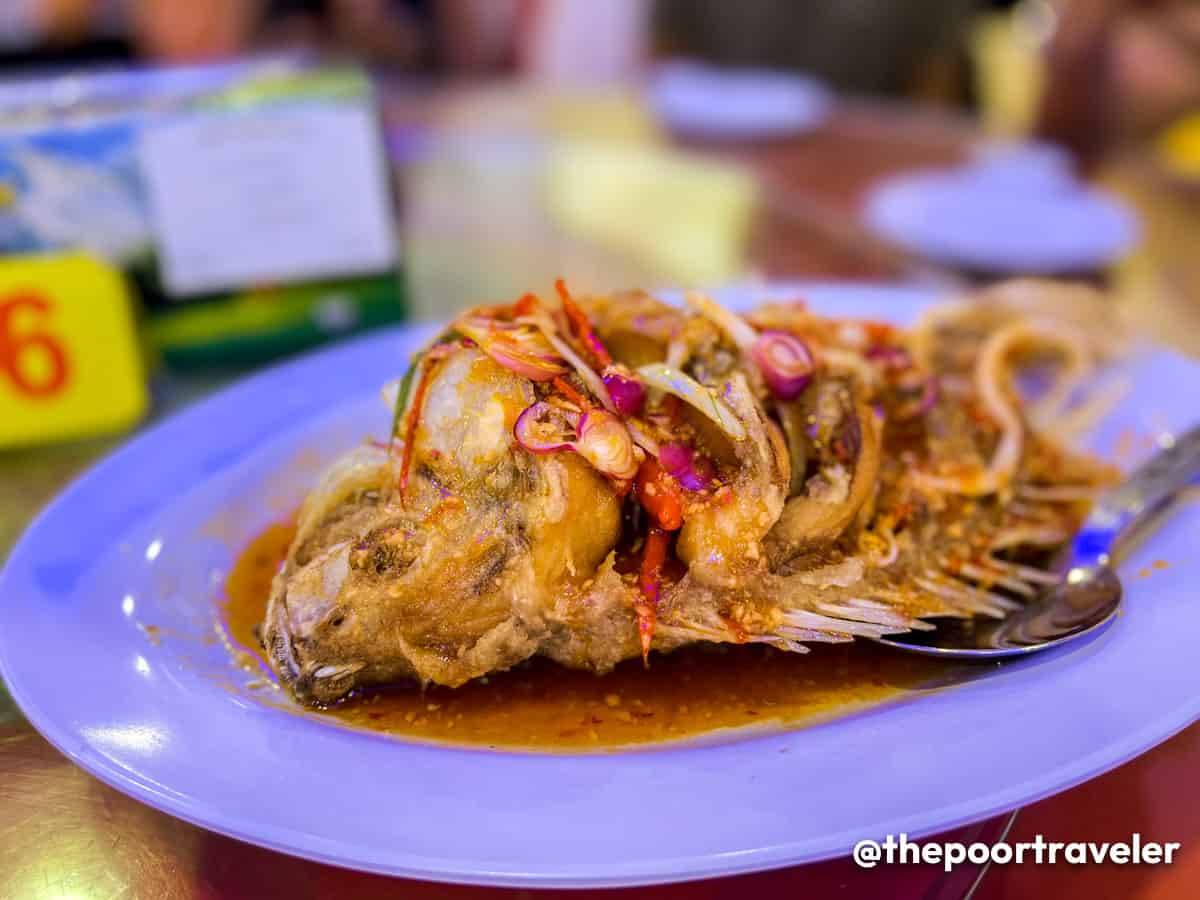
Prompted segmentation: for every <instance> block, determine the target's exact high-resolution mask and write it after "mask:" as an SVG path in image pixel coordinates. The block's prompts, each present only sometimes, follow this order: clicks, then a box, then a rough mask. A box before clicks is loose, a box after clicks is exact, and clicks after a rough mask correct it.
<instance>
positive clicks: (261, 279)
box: [139, 104, 396, 297]
mask: <svg viewBox="0 0 1200 900" xmlns="http://www.w3.org/2000/svg"><path fill="white" fill-rule="evenodd" d="M139 155H140V164H141V169H142V177H143V179H144V183H145V188H146V193H147V199H148V202H149V207H150V213H151V219H152V223H153V228H154V231H155V233H156V236H157V245H158V252H159V255H160V270H161V276H162V280H163V284H164V286H165V288H166V289H167V292H168V293H169V294H170V295H172V297H186V296H189V295H196V294H205V293H215V292H219V291H225V290H231V289H234V288H237V287H240V286H245V285H250V284H272V283H286V282H298V281H313V280H320V279H325V278H334V277H342V276H350V275H359V274H367V273H372V272H381V271H385V270H387V269H389V268H391V267H393V266H394V265H395V263H396V239H395V233H394V227H393V221H392V205H391V195H390V190H389V186H388V167H387V159H386V156H385V154H384V150H383V143H382V140H381V138H380V134H379V129H378V125H377V122H376V119H375V115H374V112H373V110H372V109H370V108H369V107H368V106H367V105H365V104H363V105H316V104H297V105H288V106H279V107H271V108H264V109H259V110H237V111H214V112H210V113H203V114H197V115H193V116H190V117H188V118H186V119H177V120H174V121H172V122H169V123H164V124H161V125H157V126H155V127H153V128H148V129H147V130H146V131H145V132H144V133H143V134H142V136H141V139H140V146H139Z"/></svg>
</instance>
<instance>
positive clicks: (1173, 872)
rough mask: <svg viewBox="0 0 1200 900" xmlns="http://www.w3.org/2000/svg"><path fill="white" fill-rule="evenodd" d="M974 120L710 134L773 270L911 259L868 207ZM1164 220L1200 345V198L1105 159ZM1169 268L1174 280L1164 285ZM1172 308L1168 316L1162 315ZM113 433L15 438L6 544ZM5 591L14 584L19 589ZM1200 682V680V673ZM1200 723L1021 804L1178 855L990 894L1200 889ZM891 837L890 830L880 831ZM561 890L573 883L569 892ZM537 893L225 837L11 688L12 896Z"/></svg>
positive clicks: (1142, 291)
mask: <svg viewBox="0 0 1200 900" xmlns="http://www.w3.org/2000/svg"><path fill="white" fill-rule="evenodd" d="M969 139H970V131H969V130H968V129H965V128H964V127H963V125H962V123H960V122H957V121H955V120H951V119H945V118H943V117H940V116H939V115H937V114H925V113H916V112H913V111H907V110H887V109H879V108H873V107H849V108H844V109H842V110H840V111H839V112H838V113H837V114H836V115H835V116H834V118H833V119H832V121H831V122H830V123H829V124H828V125H827V126H826V127H824V128H822V129H821V130H820V131H818V132H817V133H816V134H813V135H810V136H807V137H804V138H797V139H790V140H776V141H772V142H769V143H767V144H761V145H756V146H721V147H707V148H703V149H705V150H706V152H713V153H719V154H721V155H725V156H728V157H732V158H736V159H739V160H740V161H742V162H744V163H745V164H747V165H749V166H750V167H751V168H752V169H753V170H754V171H756V172H757V173H758V174H759V175H760V177H762V178H763V179H764V180H767V181H769V183H770V184H771V185H773V186H774V188H775V193H776V194H777V196H778V197H779V198H780V201H781V202H780V203H778V204H777V208H775V209H773V210H772V211H770V212H769V213H768V215H767V216H766V218H765V224H763V225H762V226H760V228H759V229H758V231H757V232H756V235H755V239H754V255H755V258H756V261H757V262H758V264H759V266H760V267H761V269H762V270H763V271H765V272H766V273H767V274H768V275H771V276H776V277H795V276H825V277H828V276H832V277H884V276H888V275H893V274H895V273H896V271H897V269H898V268H900V267H902V264H900V263H898V262H897V260H896V259H894V258H892V257H890V256H889V255H888V254H887V253H886V252H884V253H880V252H879V251H878V249H877V248H873V247H871V246H869V244H867V243H864V242H863V241H861V240H860V239H859V236H858V235H857V234H856V232H855V231H854V229H853V228H852V227H850V228H848V227H847V223H848V222H850V223H852V221H853V213H854V211H855V209H856V204H857V203H858V200H859V199H860V197H861V194H862V191H863V189H864V188H865V187H866V186H867V185H868V184H869V183H870V182H871V181H872V180H873V179H875V178H877V177H879V176H880V175H883V174H887V173H891V172H895V171H900V170H904V169H908V168H913V167H920V166H928V165H937V164H943V163H946V162H951V161H953V160H954V159H956V158H959V157H960V156H961V155H962V154H963V152H964V149H965V147H966V146H967V141H968V140H969ZM1104 178H1105V180H1106V182H1107V183H1108V184H1109V185H1110V186H1111V187H1113V188H1114V189H1116V190H1117V191H1119V192H1121V193H1124V194H1126V196H1128V197H1129V198H1130V199H1131V200H1132V201H1133V202H1135V203H1136V204H1137V205H1138V207H1139V209H1141V210H1142V212H1143V215H1144V218H1145V220H1146V221H1147V223H1148V224H1149V227H1148V229H1147V231H1148V234H1147V246H1146V249H1145V251H1144V253H1143V254H1141V256H1140V260H1139V262H1138V265H1136V266H1135V267H1134V270H1133V274H1131V275H1130V276H1129V277H1128V278H1127V279H1125V280H1123V281H1122V284H1123V285H1125V287H1126V288H1127V289H1128V292H1129V293H1130V295H1131V298H1132V299H1128V298H1127V299H1126V300H1125V301H1123V302H1129V303H1130V304H1132V306H1133V310H1134V313H1135V318H1136V317H1138V316H1139V315H1140V317H1141V318H1142V320H1143V321H1144V323H1145V324H1146V325H1147V326H1148V327H1149V330H1151V331H1154V332H1156V333H1158V334H1160V336H1165V337H1166V338H1167V339H1169V340H1171V341H1172V342H1174V343H1176V344H1179V345H1181V346H1184V347H1185V348H1187V349H1190V350H1191V351H1192V352H1196V351H1197V349H1200V348H1198V347H1197V346H1196V342H1197V341H1200V312H1198V310H1200V301H1198V300H1197V297H1196V295H1195V290H1196V288H1195V287H1193V286H1194V285H1200V277H1197V278H1192V277H1191V274H1196V275H1200V272H1194V271H1193V270H1195V269H1196V267H1197V266H1198V265H1200V262H1198V259H1197V258H1200V254H1196V253H1194V252H1193V251H1194V248H1195V238H1191V240H1190V241H1189V240H1187V239H1185V238H1183V237H1182V236H1181V235H1183V234H1186V233H1187V230H1188V229H1189V228H1190V229H1192V230H1191V234H1192V235H1194V234H1197V233H1200V232H1198V231H1196V230H1195V226H1196V225H1197V224H1200V221H1198V218H1200V213H1198V212H1197V203H1196V201H1195V199H1194V198H1192V199H1190V200H1189V199H1187V198H1181V197H1180V196H1179V192H1178V191H1176V190H1175V189H1173V188H1171V187H1170V186H1168V185H1164V184H1163V183H1162V182H1161V180H1158V179H1155V178H1153V177H1147V176H1146V172H1145V168H1144V166H1139V165H1136V164H1127V163H1121V164H1118V165H1116V166H1114V167H1112V169H1111V170H1110V171H1109V172H1107V173H1106V174H1105V175H1104ZM1163 285H1167V287H1168V288H1169V290H1167V291H1165V292H1164V291H1163V290H1160V288H1161V287H1162V286H1163ZM1164 322H1169V323H1170V326H1171V327H1169V328H1164V327H1162V323H1164ZM109 446H111V442H105V441H101V442H96V443H93V444H91V445H86V446H76V447H63V448H56V449H52V450H46V451H40V452H38V453H36V454H35V453H28V452H26V453H19V454H18V453H0V556H2V555H3V552H4V550H5V549H6V547H7V545H8V544H9V543H10V542H11V540H12V539H14V538H15V536H16V534H17V532H18V531H19V529H20V527H22V525H23V524H24V522H25V521H27V520H28V518H29V517H30V516H31V515H32V514H33V513H34V512H35V511H36V509H37V508H38V507H39V506H40V505H41V504H42V503H43V502H44V501H45V500H46V499H48V498H49V496H50V495H51V494H52V493H53V492H54V491H56V490H57V489H58V488H59V487H60V486H61V485H62V484H63V483H64V482H65V480H66V479H67V477H68V476H69V475H70V474H71V473H72V472H73V471H75V470H76V469H77V468H79V467H80V466H82V465H84V464H86V463H87V462H88V461H90V460H91V459H93V458H94V457H95V456H96V454H97V453H99V452H101V451H103V450H104V449H106V448H107V447H109ZM3 599H4V598H0V602H3ZM1198 689H1200V679H1198ZM1197 771H1200V725H1197V726H1193V727H1191V728H1189V729H1187V730H1185V731H1184V732H1182V733H1181V734H1179V735H1177V736H1176V737H1174V738H1172V739H1171V740H1169V741H1167V742H1166V743H1164V744H1162V745H1160V746H1159V747H1157V748H1155V749H1154V750H1152V751H1150V752H1149V753H1147V754H1145V755H1143V756H1142V757H1140V758H1138V759H1137V760H1134V761H1133V762H1130V763H1128V764H1127V765H1124V766H1122V767H1120V768H1118V769H1117V770H1115V771H1113V772H1110V773H1108V774H1107V775H1104V776H1102V777H1100V778H1097V779H1095V780H1093V781H1091V782H1089V783H1087V784H1084V785H1082V786H1080V787H1077V788H1075V789H1073V790H1070V791H1067V792H1065V793H1063V794H1061V795H1059V796H1057V797H1053V798H1050V799H1047V800H1044V801H1042V802H1040V803H1036V804H1034V805H1032V806H1030V807H1028V808H1026V809H1024V810H1021V811H1020V812H1019V813H1018V814H1017V816H1016V820H1015V825H1013V827H1012V831H1011V835H1010V839H1011V840H1029V839H1031V838H1032V837H1033V836H1034V835H1035V834H1039V833H1040V834H1042V835H1044V837H1045V838H1046V840H1062V841H1071V840H1110V841H1111V840H1123V839H1127V838H1128V837H1129V836H1130V835H1131V834H1132V833H1134V832H1140V833H1141V834H1142V836H1143V838H1144V839H1146V840H1157V841H1164V842H1165V841H1179V842H1182V844H1183V849H1182V853H1181V855H1180V856H1179V857H1178V858H1177V861H1176V862H1175V864H1174V865H1172V866H1160V867H1133V866H1127V867H1123V868H1122V867H1117V866H1112V865H1104V866H1085V867H1078V866H1076V867H1067V866H1043V867H1034V866H1031V865H1023V866H1015V865H1010V866H1004V867H996V866H993V867H992V868H990V869H989V870H988V871H987V872H986V873H984V876H983V878H982V880H981V883H980V884H979V886H978V888H977V890H976V891H975V894H974V896H975V897H976V898H979V900H1001V898H1026V897H1042V896H1060V897H1091V898H1114V900H1115V898H1123V900H1124V898H1141V900H1146V898H1163V900H1166V898H1179V900H1185V898H1191V897H1194V896H1197V895H1200V779H1197V778H1196V777H1195V773H1196V772H1197ZM1007 824H1009V823H1008V822H1007V820H1003V819H1002V820H994V821H993V822H990V823H984V824H982V825H978V826H973V827H971V828H968V829H962V830H960V831H959V832H957V833H955V835H954V838H955V839H958V840H964V841H970V840H995V839H997V837H998V836H999V834H1000V833H1001V830H1002V829H1003V828H1004V827H1006V825H1007ZM874 837H878V836H874ZM976 874H977V873H976V871H975V870H974V869H972V868H970V867H964V868H963V869H962V870H960V871H959V873H958V874H957V875H956V876H955V877H954V878H952V879H949V880H947V879H945V878H942V877H941V876H940V875H939V874H938V872H936V871H935V870H932V869H928V868H920V867H909V868H895V869H892V870H890V871H889V870H887V869H886V868H883V867H881V868H877V869H875V870H872V871H862V870H858V869H856V868H855V867H854V866H853V865H852V864H851V863H850V862H849V861H848V860H839V861H833V862H830V863H824V864H820V865H816V866H808V867H802V868H798V869H791V870H785V871H782V872H776V873H766V874H762V875H755V876H746V877H742V878H736V879H726V880H719V881H709V882H700V883H695V884H690V885H679V886H674V887H671V888H659V889H654V890H646V891H606V892H601V893H603V894H604V895H607V896H614V897H615V896H622V897H631V898H632V897H641V896H645V897H650V896H655V897H674V898H712V897H724V896H761V897H770V896H779V897H783V896H789V897H798V896H814V897H823V896H835V897H845V898H854V897H878V896H887V897H896V898H907V897H912V898H917V897H925V898H949V897H961V896H963V895H964V893H965V892H966V891H967V889H968V888H969V887H970V886H971V883H972V881H973V880H974V878H975V876H976ZM556 893H559V895H561V896H565V894H564V893H560V892H556ZM531 895H532V894H531V892H520V891H494V892H492V891H484V890H480V889H475V888H452V889H451V888H446V887H443V886H437V885H430V884H423V883H418V882H410V881H401V880H395V879H388V878H382V877H378V876H370V875H363V874H360V873H353V872H348V871H344V870H340V869H336V868H332V867H329V866H324V865H320V864H316V863H310V862H306V861H300V860H295V859H292V858H290V857H286V856H282V855H280V854H277V853H273V852H271V851H267V850H262V849H259V848H256V847H252V846H249V845H246V844H242V843H239V842H237V841H234V840H231V839H228V838H224V837H221V836H218V835H215V834H212V833H209V832H206V831H204V830H202V829H199V828H196V827H193V826H191V825H187V824H185V823H183V822H181V821H178V820H176V819H173V818H171V817H169V816H166V815H164V814H161V813H159V812H156V811H155V810H153V809H150V808H149V807H147V806H144V805H142V804H140V803H138V802H136V801H134V800H131V799H129V798H127V797H125V796H124V795H122V794H120V793H118V792H116V791H114V790H112V789H111V788H109V787H107V786H105V785H103V784H101V783H100V782H98V781H96V780H95V779H93V778H91V777H90V776H88V775H86V774H84V773H83V772H82V771H81V770H79V769H77V768H76V767H75V766H73V765H72V764H71V763H70V762H68V761H67V760H66V759H65V758H64V757H62V756H61V755H60V754H59V753H58V752H57V751H55V750H54V749H53V748H52V747H51V746H50V745H48V744H47V743H46V742H45V741H44V740H43V739H42V738H41V737H40V736H39V735H38V734H37V733H36V732H35V731H33V729H32V728H31V727H30V726H29V725H28V724H27V723H26V722H25V720H24V719H23V718H22V717H21V715H20V713H19V711H18V710H17V709H16V708H15V706H14V705H13V704H12V701H11V700H10V699H9V698H8V696H7V694H6V693H4V692H3V690H2V688H0V900H5V898H14V900H26V898H29V900H40V898H46V900H49V898H107V897H114V898H116V897H121V898H125V897H137V898H141V897H147V898H186V897H198V898H242V897H246V898H250V897H274V896H280V897H287V898H289V900H306V898H320V897H339V898H340V897H367V898H375V897H379V898H383V897H389V898H390V897H405V898H422V897H450V898H467V897H485V896H486V897H497V898H499V897H516V896H531Z"/></svg>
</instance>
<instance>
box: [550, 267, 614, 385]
mask: <svg viewBox="0 0 1200 900" xmlns="http://www.w3.org/2000/svg"><path fill="white" fill-rule="evenodd" d="M554 289H555V290H557V291H558V297H559V299H560V300H562V305H563V312H564V313H566V314H567V321H568V322H570V323H571V330H572V331H573V332H574V333H575V339H576V340H577V341H579V343H581V344H582V345H583V347H584V349H585V350H586V351H587V353H588V354H589V355H590V356H591V357H592V362H593V363H594V364H595V365H596V367H597V368H598V369H600V370H602V371H603V370H604V369H607V368H608V367H609V366H611V365H612V361H613V359H612V356H611V355H610V354H609V352H608V350H607V349H606V348H605V346H604V345H603V344H602V343H600V339H599V338H598V337H596V333H595V332H594V331H592V323H591V321H590V320H589V319H588V317H587V313H585V312H584V311H583V310H582V309H580V308H579V304H578V303H576V302H575V301H574V300H573V299H572V298H571V293H570V291H568V290H567V283H566V282H565V281H563V280H562V279H561V278H559V279H558V280H557V281H555V282H554Z"/></svg>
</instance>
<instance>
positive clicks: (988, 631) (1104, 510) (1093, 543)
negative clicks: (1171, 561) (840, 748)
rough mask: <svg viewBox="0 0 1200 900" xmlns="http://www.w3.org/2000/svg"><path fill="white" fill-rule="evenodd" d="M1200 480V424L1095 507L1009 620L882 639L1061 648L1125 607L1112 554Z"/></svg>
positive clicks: (943, 625)
mask: <svg viewBox="0 0 1200 900" xmlns="http://www.w3.org/2000/svg"><path fill="white" fill-rule="evenodd" d="M1198 480H1200V426H1196V427H1194V428H1192V429H1191V430H1190V431H1188V432H1187V433H1186V434H1184V435H1181V436H1180V437H1177V438H1174V439H1172V440H1169V441H1165V442H1163V446H1162V449H1161V450H1160V451H1159V452H1158V453H1156V454H1155V455H1154V457H1153V458H1151V459H1150V460H1149V461H1148V462H1146V463H1144V464H1143V465H1142V466H1141V467H1140V468H1138V469H1137V470H1136V471H1135V472H1134V473H1133V474H1132V475H1130V476H1129V478H1127V479H1126V480H1125V481H1124V482H1123V483H1121V484H1120V485H1118V486H1117V487H1115V488H1113V489H1112V490H1110V491H1108V492H1107V493H1106V494H1104V495H1103V496H1102V497H1101V498H1100V500H1099V501H1098V502H1097V503H1096V505H1095V506H1094V507H1093V508H1092V512H1091V514H1090V515H1089V516H1088V518H1087V521H1085V522H1084V524H1083V528H1082V529H1081V530H1080V532H1079V534H1078V535H1077V536H1076V538H1075V541H1074V543H1073V544H1072V546H1071V557H1070V564H1069V565H1068V566H1067V569H1066V573H1065V574H1064V575H1063V579H1062V581H1060V582H1059V583H1058V584H1056V585H1054V586H1053V587H1050V588H1047V589H1046V590H1044V591H1042V593H1041V594H1039V595H1038V596H1037V597H1034V598H1033V599H1032V600H1030V601H1028V602H1027V603H1026V604H1025V606H1024V607H1023V608H1022V609H1021V610H1019V611H1018V612H1015V613H1013V614H1012V615H1010V616H1006V617H1005V618H1003V619H999V620H995V619H978V618H977V619H967V620H963V619H937V620H935V621H936V622H937V628H936V629H934V630H933V631H910V632H906V633H905V634H898V635H890V636H888V637H884V638H879V639H878V640H879V643H881V644H886V645H887V646H889V647H895V648H896V649H898V650H907V651H909V652H911V653H923V654H925V655H928V656H940V657H944V658H947V659H996V658H999V657H1004V656H1019V655H1022V654H1028V653H1036V652H1038V651H1039V650H1046V649H1049V648H1050V647H1057V646H1059V645H1060V644H1065V643H1066V642H1067V641H1073V640H1075V639H1076V638H1080V637H1083V636H1084V635H1085V634H1090V633H1091V632H1093V631H1096V630H1098V629H1100V628H1103V627H1104V626H1106V625H1107V624H1108V623H1109V622H1111V621H1112V620H1113V618H1114V617H1115V616H1116V614H1117V610H1118V609H1120V607H1121V582H1120V579H1118V578H1117V574H1116V572H1114V571H1113V569H1112V558H1113V556H1114V555H1115V553H1116V551H1117V550H1118V549H1119V546H1120V544H1121V543H1122V542H1124V541H1126V540H1128V539H1129V538H1130V537H1131V536H1132V535H1134V534H1135V533H1137V532H1138V531H1141V530H1143V529H1144V528H1146V527H1147V526H1148V525H1150V524H1152V523H1153V522H1155V521H1156V520H1157V516H1158V514H1159V513H1161V512H1162V511H1163V510H1164V509H1165V508H1166V507H1167V506H1168V505H1170V503H1171V502H1172V501H1173V500H1175V499H1176V498H1177V497H1179V496H1180V494H1182V493H1183V492H1184V490H1185V489H1186V488H1187V487H1188V486H1189V485H1193V484H1196V483H1197V482H1198Z"/></svg>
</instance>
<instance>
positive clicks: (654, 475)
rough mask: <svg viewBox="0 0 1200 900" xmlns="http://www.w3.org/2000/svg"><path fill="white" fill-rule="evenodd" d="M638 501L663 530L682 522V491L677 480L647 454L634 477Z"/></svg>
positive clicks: (675, 526)
mask: <svg viewBox="0 0 1200 900" xmlns="http://www.w3.org/2000/svg"><path fill="white" fill-rule="evenodd" d="M634 489H635V490H636V491H637V498H638V502H639V503H641V504H642V507H643V508H644V509H645V510H646V512H648V513H650V515H651V516H652V517H653V518H654V520H655V524H656V525H657V526H658V527H659V528H661V529H663V530H664V531H675V530H676V529H677V528H679V527H680V526H681V525H682V524H683V492H682V490H681V489H680V487H679V484H678V482H676V481H675V479H674V478H672V477H671V476H670V474H668V473H667V470H666V469H664V468H663V467H662V466H661V465H660V464H659V462H658V460H657V459H655V458H654V457H653V456H647V457H646V459H645V460H643V462H642V464H641V465H640V466H639V467H638V473H637V476H636V477H635V478H634Z"/></svg>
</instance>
